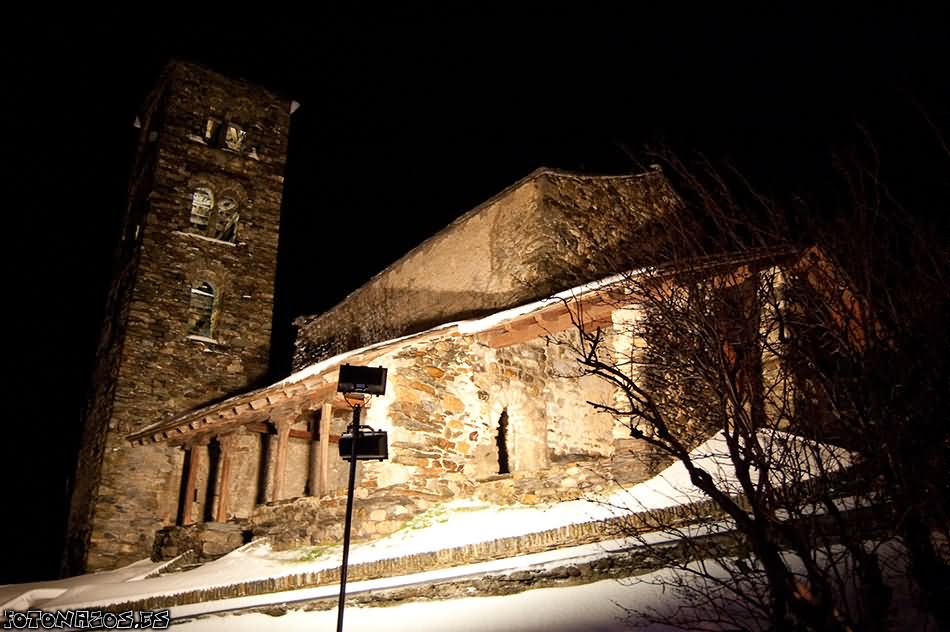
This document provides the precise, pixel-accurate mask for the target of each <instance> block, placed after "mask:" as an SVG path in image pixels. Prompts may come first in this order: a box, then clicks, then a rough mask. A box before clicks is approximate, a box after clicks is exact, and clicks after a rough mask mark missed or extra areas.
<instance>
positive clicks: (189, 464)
mask: <svg viewBox="0 0 950 632" xmlns="http://www.w3.org/2000/svg"><path fill="white" fill-rule="evenodd" d="M185 452H186V461H185V471H184V475H185V488H184V490H182V498H181V524H182V525H188V524H191V522H192V521H191V514H192V512H193V511H194V508H195V480H196V479H197V476H198V469H199V468H200V467H201V452H202V447H201V446H200V445H198V444H196V443H192V444H190V445H188V446H186V449H185Z"/></svg>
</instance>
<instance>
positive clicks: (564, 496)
mask: <svg viewBox="0 0 950 632" xmlns="http://www.w3.org/2000/svg"><path fill="white" fill-rule="evenodd" d="M372 364H373V365H381V366H386V367H388V369H389V374H388V375H389V380H388V387H387V392H386V395H385V396H382V397H379V398H376V399H374V400H373V402H372V405H371V407H370V408H369V409H368V410H367V411H366V413H365V417H364V422H365V423H367V424H369V425H371V426H373V427H374V428H377V429H385V430H387V431H388V433H389V446H390V447H389V449H390V459H389V460H387V461H384V462H376V461H363V462H360V463H359V465H358V468H357V485H358V489H357V498H358V499H359V502H358V504H357V509H356V513H355V518H354V524H353V538H354V539H356V540H360V539H368V538H373V537H377V536H380V535H386V534H388V533H391V532H393V531H395V530H397V529H400V528H403V527H405V526H406V525H407V524H411V523H412V521H413V520H414V519H417V517H419V516H421V515H423V514H425V513H426V512H427V511H429V510H431V509H433V508H434V507H437V506H438V505H439V504H441V503H445V502H448V501H450V500H453V499H456V498H479V499H482V500H484V501H486V502H490V503H494V504H499V505H506V504H515V503H520V504H537V503H551V502H557V501H562V500H571V499H576V498H580V497H582V496H584V495H585V494H588V493H597V492H602V491H605V490H606V489H608V488H609V487H610V486H611V485H614V484H616V483H623V484H631V483H637V482H640V481H643V480H645V479H647V478H649V477H650V476H652V475H654V474H655V473H656V472H658V471H659V470H661V469H662V468H663V467H665V466H666V465H667V464H668V460H665V459H662V458H659V457H658V456H657V455H655V454H654V453H653V452H652V451H651V450H649V449H648V447H647V446H646V445H645V444H641V443H640V442H637V441H634V440H632V439H622V438H618V437H617V436H616V433H615V429H614V427H613V426H614V424H613V421H612V419H611V418H610V417H608V416H606V415H603V414H599V413H597V412H595V411H594V410H593V408H592V407H591V406H590V405H589V404H587V401H588V400H594V401H609V397H610V396H611V395H612V390H611V389H610V388H608V387H607V386H606V385H605V384H604V383H603V382H602V381H600V380H597V379H596V378H591V377H571V376H573V375H576V368H575V366H574V364H573V362H572V360H571V358H570V355H569V351H567V350H566V349H565V348H564V347H563V346H561V345H557V344H547V343H546V342H545V341H543V340H535V341H531V342H528V343H524V344H520V345H514V346H511V347H506V348H501V349H492V348H490V347H487V346H485V345H483V344H481V343H479V342H478V341H477V340H476V339H475V338H474V337H472V336H462V335H459V334H457V333H454V332H453V333H446V334H444V335H442V336H438V337H436V338H434V339H431V338H430V339H427V340H421V341H418V342H407V343H406V344H405V345H401V346H400V347H399V348H397V349H395V350H393V351H390V352H389V353H386V354H384V355H382V356H381V357H379V358H377V359H376V360H374V361H373V362H372ZM502 411H505V412H506V413H507V417H508V420H509V425H508V429H507V446H508V450H509V464H510V470H511V471H510V473H507V474H502V473H499V443H498V433H499V425H498V421H499V417H500V416H501V413H502ZM340 422H343V423H345V420H339V419H335V420H334V428H333V431H334V432H337V431H338V430H337V429H338V428H339V430H342V428H343V426H342V425H339V426H337V425H336V424H337V423H340ZM334 462H336V463H338V466H343V465H345V462H343V461H342V460H340V459H339V458H338V457H336V455H332V456H331V464H332V463H334ZM345 489H346V488H345V482H344V483H343V484H342V485H340V487H338V488H337V489H336V490H335V491H334V492H332V493H330V494H328V495H327V496H325V497H323V498H298V499H296V500H286V501H282V502H279V503H273V504H271V505H267V506H261V507H257V508H256V509H255V511H254V514H253V516H252V518H251V521H250V524H251V529H252V531H253V533H254V535H255V536H263V535H266V536H268V537H270V539H271V542H272V544H274V546H276V547H277V548H287V547H292V546H299V545H303V544H310V543H314V544H315V543H329V542H336V541H338V539H339V537H340V536H341V534H342V531H341V528H342V518H343V513H342V512H343V511H344V499H345Z"/></svg>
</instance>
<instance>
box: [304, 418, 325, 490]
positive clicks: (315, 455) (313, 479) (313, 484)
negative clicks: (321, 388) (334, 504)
mask: <svg viewBox="0 0 950 632" xmlns="http://www.w3.org/2000/svg"><path fill="white" fill-rule="evenodd" d="M319 424H320V421H319V419H318V418H317V414H315V413H314V414H313V416H312V417H311V419H310V445H309V448H310V451H309V452H308V453H307V454H308V457H309V461H308V464H309V468H308V470H307V493H308V494H309V495H310V496H316V497H320V496H322V495H323V490H322V489H320V482H319V478H320V443H319V440H318V438H317V437H318V436H319V434H320V429H319V428H320V427H319Z"/></svg>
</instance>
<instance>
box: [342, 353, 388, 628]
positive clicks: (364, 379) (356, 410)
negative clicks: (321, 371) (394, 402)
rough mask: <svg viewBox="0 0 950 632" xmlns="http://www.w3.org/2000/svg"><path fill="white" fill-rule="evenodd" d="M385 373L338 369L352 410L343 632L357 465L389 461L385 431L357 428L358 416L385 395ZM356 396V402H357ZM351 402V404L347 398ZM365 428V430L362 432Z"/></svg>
mask: <svg viewBox="0 0 950 632" xmlns="http://www.w3.org/2000/svg"><path fill="white" fill-rule="evenodd" d="M386 372H387V370H386V369H384V368H383V367H368V366H352V365H349V364H344V365H343V366H341V367H340V374H339V377H338V378H337V388H336V390H337V392H338V393H343V398H344V399H345V400H346V403H347V404H349V405H350V407H351V408H352V409H353V421H352V422H351V423H350V431H349V433H346V434H344V435H342V436H341V437H340V444H339V445H340V457H341V458H342V459H343V460H345V461H349V462H350V477H349V485H348V486H347V493H346V522H345V523H344V526H343V564H342V566H341V567H340V601H339V604H338V606H337V618H336V629H337V632H343V606H344V602H345V601H346V571H347V565H348V563H349V559H350V527H351V525H352V523H353V488H354V486H355V484H356V462H357V461H367V460H378V461H382V460H384V459H387V458H389V443H388V439H387V436H386V432H385V431H384V430H373V429H372V428H370V427H369V426H361V425H360V413H361V412H362V410H363V407H364V406H365V405H366V403H367V401H368V398H369V397H371V396H373V395H383V394H385V393H386ZM356 396H359V399H356ZM351 397H352V398H353V401H350V398H351ZM364 428H365V430H364Z"/></svg>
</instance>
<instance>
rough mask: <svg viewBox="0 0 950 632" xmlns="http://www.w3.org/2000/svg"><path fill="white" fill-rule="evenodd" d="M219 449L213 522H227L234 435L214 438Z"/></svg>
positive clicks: (235, 437) (235, 440) (235, 439)
mask: <svg viewBox="0 0 950 632" xmlns="http://www.w3.org/2000/svg"><path fill="white" fill-rule="evenodd" d="M215 438H216V439H217V441H218V446H219V447H220V449H221V455H220V458H219V459H218V475H217V484H216V485H215V508H214V520H215V522H227V520H228V505H229V502H230V496H231V457H232V454H233V452H234V447H235V444H236V442H237V436H236V435H234V434H226V435H218V436H217V437H215Z"/></svg>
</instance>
